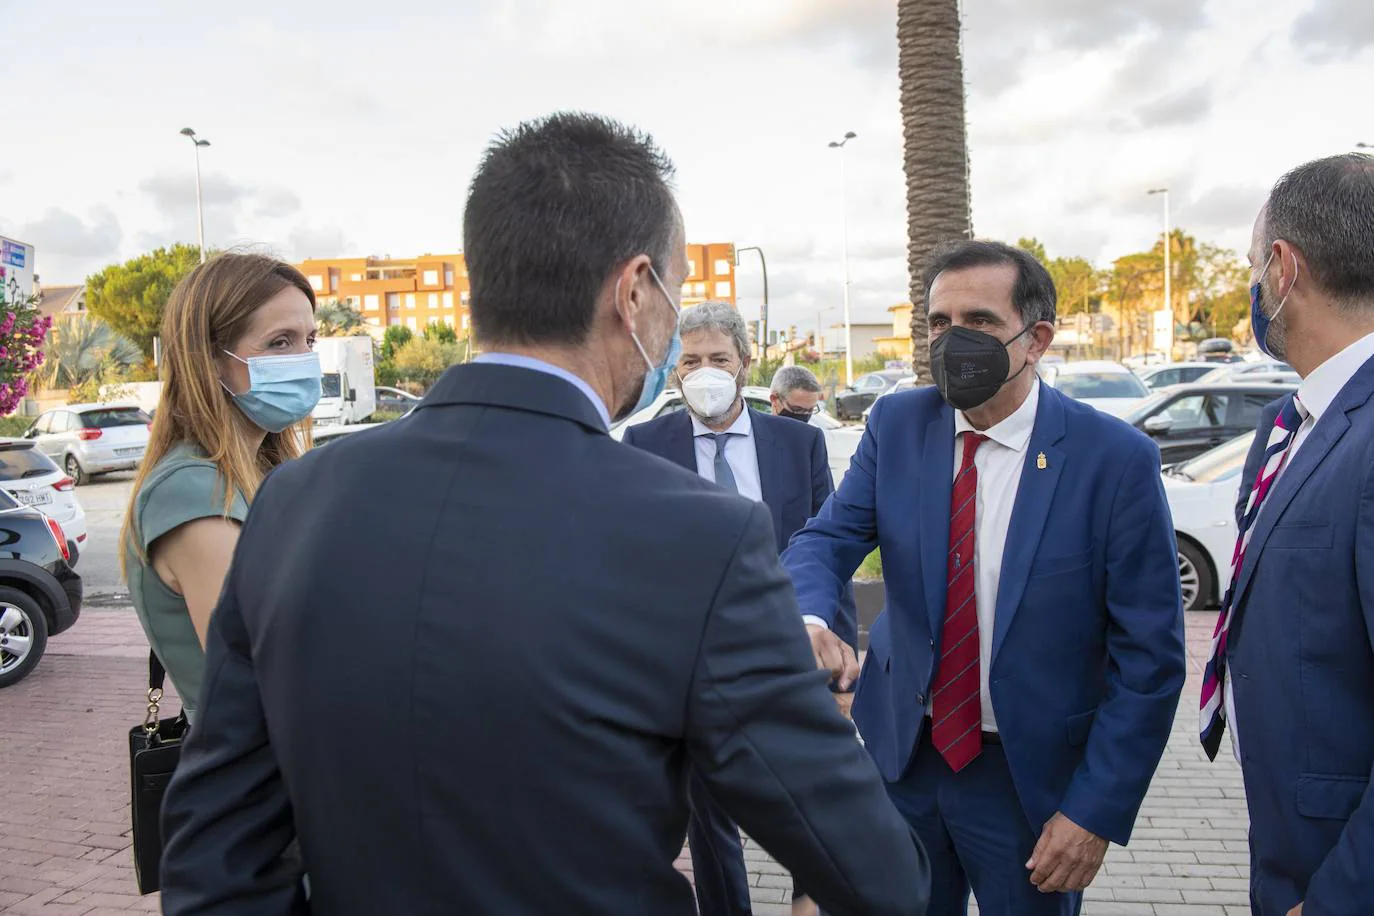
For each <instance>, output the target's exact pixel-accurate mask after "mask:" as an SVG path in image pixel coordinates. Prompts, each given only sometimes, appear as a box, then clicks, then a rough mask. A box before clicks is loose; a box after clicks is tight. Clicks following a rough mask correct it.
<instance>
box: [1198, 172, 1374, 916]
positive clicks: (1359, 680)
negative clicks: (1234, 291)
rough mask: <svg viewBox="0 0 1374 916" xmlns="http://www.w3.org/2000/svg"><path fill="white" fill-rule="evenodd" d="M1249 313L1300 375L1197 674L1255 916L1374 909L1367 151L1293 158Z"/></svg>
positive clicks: (1373, 471) (1372, 259) (1253, 462)
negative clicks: (1233, 796) (1228, 758)
mask: <svg viewBox="0 0 1374 916" xmlns="http://www.w3.org/2000/svg"><path fill="white" fill-rule="evenodd" d="M1250 267H1251V270H1252V271H1253V273H1252V280H1253V285H1252V287H1251V292H1250V297H1251V315H1250V320H1251V327H1252V330H1253V332H1254V335H1255V342H1256V343H1257V344H1258V345H1259V346H1260V347H1261V348H1262V349H1263V350H1264V351H1265V353H1267V354H1269V355H1270V356H1272V357H1274V358H1275V359H1281V360H1285V361H1287V362H1288V363H1289V364H1290V365H1291V366H1292V367H1293V368H1294V369H1296V370H1297V372H1298V374H1299V375H1301V376H1302V385H1301V386H1300V387H1299V388H1298V391H1297V393H1296V395H1294V396H1290V397H1287V398H1284V399H1282V401H1280V403H1279V405H1278V408H1277V411H1269V412H1267V413H1266V415H1265V421H1267V422H1263V425H1262V426H1261V428H1260V429H1259V431H1258V434H1257V435H1256V436H1255V443H1254V446H1253V447H1252V449H1251V453H1250V458H1249V460H1248V461H1247V462H1246V468H1247V470H1246V477H1245V480H1244V485H1243V496H1242V498H1243V511H1242V513H1241V517H1240V526H1239V531H1240V536H1239V542H1238V544H1237V548H1236V554H1235V556H1236V559H1235V562H1234V564H1233V576H1232V583H1233V584H1232V586H1231V589H1230V592H1229V593H1228V594H1227V595H1226V597H1225V599H1224V601H1223V606H1222V614H1221V617H1220V618H1219V619H1218V621H1217V630H1216V634H1215V636H1214V638H1213V650H1212V657H1211V659H1210V660H1209V662H1208V665H1207V668H1206V670H1205V672H1204V680H1203V685H1202V696H1201V702H1202V721H1201V727H1202V742H1203V747H1204V748H1205V750H1206V751H1207V754H1208V756H1210V757H1215V756H1216V754H1217V752H1218V751H1219V749H1220V747H1221V746H1222V744H1223V733H1224V732H1225V733H1229V735H1230V739H1231V740H1230V742H1229V743H1230V745H1231V750H1232V751H1233V752H1234V753H1235V755H1236V756H1237V757H1238V758H1239V760H1240V763H1241V769H1242V770H1243V772H1244V774H1245V795H1246V801H1247V803H1248V805H1249V808H1250V900H1251V908H1252V910H1253V912H1254V913H1255V914H1257V916H1300V914H1306V916H1369V914H1371V913H1374V793H1371V791H1370V778H1371V772H1374V158H1370V157H1369V156H1363V155H1359V154H1354V153H1352V154H1348V155H1342V156H1333V157H1331V158H1328V159H1321V160H1318V161H1316V162H1309V163H1307V164H1306V165H1302V166H1299V167H1298V168H1296V169H1294V170H1293V171H1291V172H1289V173H1288V174H1287V175H1285V176H1284V177H1283V178H1282V179H1280V180H1279V182H1278V183H1277V184H1276V185H1275V186H1274V188H1273V190H1272V191H1271V192H1270V194H1269V199H1268V202H1267V203H1266V204H1265V206H1264V208H1263V209H1262V210H1261V212H1260V215H1259V218H1258V219H1257V220H1256V221H1255V229H1254V235H1253V237H1252V241H1251V246H1250Z"/></svg>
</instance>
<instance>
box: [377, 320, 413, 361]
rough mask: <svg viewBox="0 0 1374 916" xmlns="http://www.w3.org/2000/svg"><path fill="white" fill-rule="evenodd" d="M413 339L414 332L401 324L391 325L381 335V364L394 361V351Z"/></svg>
mask: <svg viewBox="0 0 1374 916" xmlns="http://www.w3.org/2000/svg"><path fill="white" fill-rule="evenodd" d="M414 339H415V332H414V331H412V330H411V329H410V328H408V327H406V326H405V325H403V324H393V325H392V326H391V327H389V328H387V329H386V333H385V334H383V335H382V362H384V363H389V362H392V361H393V360H395V359H396V351H397V350H400V349H401V348H402V347H404V346H405V345H406V344H408V343H410V342H411V341H412V340H414Z"/></svg>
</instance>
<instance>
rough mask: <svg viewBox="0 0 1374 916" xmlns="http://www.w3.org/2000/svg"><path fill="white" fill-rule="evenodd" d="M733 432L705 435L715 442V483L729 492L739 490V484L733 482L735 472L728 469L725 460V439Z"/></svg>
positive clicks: (728, 465) (727, 463) (728, 466)
mask: <svg viewBox="0 0 1374 916" xmlns="http://www.w3.org/2000/svg"><path fill="white" fill-rule="evenodd" d="M733 435H735V434H734V433H707V434H706V437H707V438H708V439H711V440H712V441H713V442H715V443H716V484H717V485H719V486H722V487H724V488H725V489H727V490H729V491H730V492H731V493H738V492H739V484H737V483H736V482H735V472H734V471H732V470H730V462H728V461H726V460H725V441H726V440H727V439H729V438H730V437H731V436H733Z"/></svg>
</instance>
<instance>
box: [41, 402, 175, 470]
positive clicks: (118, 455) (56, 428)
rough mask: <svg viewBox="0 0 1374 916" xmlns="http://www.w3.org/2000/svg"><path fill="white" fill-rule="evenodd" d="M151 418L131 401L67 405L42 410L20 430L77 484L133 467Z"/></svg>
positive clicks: (140, 456)
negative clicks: (27, 426)
mask: <svg viewBox="0 0 1374 916" xmlns="http://www.w3.org/2000/svg"><path fill="white" fill-rule="evenodd" d="M152 422H153V418H152V417H150V416H148V414H147V413H145V412H144V411H143V409H142V408H140V407H137V406H134V405H127V404H126V405H114V404H71V405H69V406H67V407H58V408H57V409H55V410H49V411H48V412H47V413H45V414H42V415H41V416H40V417H39V418H38V419H37V420H36V421H35V422H34V424H33V426H30V427H29V429H28V432H26V433H24V438H25V439H32V440H34V442H35V443H37V445H38V448H39V450H40V451H42V452H43V454H45V455H47V456H48V457H49V458H51V459H52V460H53V461H55V462H57V465H58V467H60V468H62V469H63V470H64V471H66V472H67V476H68V477H70V478H71V479H72V483H73V484H75V485H76V486H78V487H79V486H81V485H83V484H86V483H89V482H90V480H91V478H92V477H95V476H97V475H99V474H109V473H111V472H113V471H132V470H134V469H135V468H137V467H138V464H139V462H140V461H142V460H143V453H144V452H145V451H146V450H147V448H148V426H149V424H151V423H152Z"/></svg>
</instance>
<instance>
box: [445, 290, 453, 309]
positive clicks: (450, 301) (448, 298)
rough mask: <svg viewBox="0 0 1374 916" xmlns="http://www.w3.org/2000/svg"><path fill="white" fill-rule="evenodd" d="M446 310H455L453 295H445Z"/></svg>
mask: <svg viewBox="0 0 1374 916" xmlns="http://www.w3.org/2000/svg"><path fill="white" fill-rule="evenodd" d="M444 308H446V309H451V308H453V293H444Z"/></svg>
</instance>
